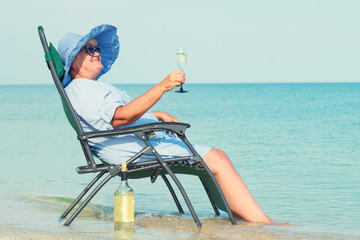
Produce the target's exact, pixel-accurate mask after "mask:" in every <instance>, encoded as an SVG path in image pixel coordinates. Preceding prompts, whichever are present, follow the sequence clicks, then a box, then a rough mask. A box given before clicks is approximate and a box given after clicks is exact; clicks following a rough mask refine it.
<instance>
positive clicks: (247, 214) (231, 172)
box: [203, 149, 274, 223]
mask: <svg viewBox="0 0 360 240" xmlns="http://www.w3.org/2000/svg"><path fill="white" fill-rule="evenodd" d="M203 159H204V161H205V163H206V164H207V166H208V167H209V168H210V170H211V172H212V173H213V174H214V176H215V178H216V180H217V181H218V183H219V185H220V187H221V189H222V191H223V193H224V195H225V198H226V200H227V202H228V204H229V207H230V209H231V211H232V212H233V214H234V215H237V216H239V217H241V218H243V219H245V220H247V221H250V222H257V223H274V222H273V221H272V220H271V219H270V218H269V217H268V216H267V215H266V214H265V213H264V212H263V210H262V209H261V208H260V206H259V205H258V204H257V202H256V201H255V199H254V198H253V197H252V195H251V193H250V192H249V190H248V188H247V187H246V185H245V183H244V182H243V180H242V179H241V177H240V175H239V173H238V172H237V171H236V170H235V168H234V166H233V165H232V163H231V161H230V159H229V158H228V157H227V155H226V154H225V153H224V152H223V151H222V150H218V149H211V150H210V152H209V153H207V154H206V155H205V156H204V157H203Z"/></svg>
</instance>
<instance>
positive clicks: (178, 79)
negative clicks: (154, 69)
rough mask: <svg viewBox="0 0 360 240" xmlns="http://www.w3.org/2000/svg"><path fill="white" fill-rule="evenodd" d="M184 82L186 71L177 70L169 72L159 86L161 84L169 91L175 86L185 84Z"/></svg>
mask: <svg viewBox="0 0 360 240" xmlns="http://www.w3.org/2000/svg"><path fill="white" fill-rule="evenodd" d="M184 82H185V73H184V71H181V70H176V71H173V72H171V73H169V75H168V76H167V77H166V78H165V79H164V80H162V81H161V82H160V83H159V86H161V88H162V89H163V90H164V91H166V92H167V91H170V90H172V89H173V88H174V87H178V86H180V85H181V84H184Z"/></svg>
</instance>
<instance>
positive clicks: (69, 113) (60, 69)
mask: <svg viewBox="0 0 360 240" xmlns="http://www.w3.org/2000/svg"><path fill="white" fill-rule="evenodd" d="M49 50H50V54H51V56H52V61H53V62H54V65H55V70H56V73H57V75H58V79H60V80H62V79H63V77H64V73H65V71H64V66H63V63H62V60H61V57H60V55H59V53H58V51H57V50H56V48H55V47H54V46H53V44H52V43H51V42H50V45H49ZM55 81H58V80H57V79H55ZM59 84H60V85H61V88H62V89H64V88H63V87H62V83H61V81H60V82H59ZM58 92H59V95H60V98H61V102H62V105H63V109H64V112H65V115H66V118H67V119H68V121H69V123H70V124H71V126H72V127H73V128H74V130H75V131H76V132H77V133H78V134H79V133H82V129H81V126H77V125H76V121H75V117H76V118H77V114H76V113H75V112H74V110H73V108H72V106H71V103H69V104H70V106H68V104H66V100H65V98H66V97H67V95H66V93H65V92H64V93H65V94H63V91H59V90H58Z"/></svg>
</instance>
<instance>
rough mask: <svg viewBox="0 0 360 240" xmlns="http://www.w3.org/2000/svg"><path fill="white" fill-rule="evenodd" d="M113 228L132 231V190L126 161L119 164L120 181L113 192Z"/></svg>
mask: <svg viewBox="0 0 360 240" xmlns="http://www.w3.org/2000/svg"><path fill="white" fill-rule="evenodd" d="M114 229H115V230H123V231H134V191H133V190H132V188H131V187H130V186H129V184H128V181H127V165H126V162H123V163H122V166H121V183H120V186H119V187H118V188H117V189H116V191H115V192H114Z"/></svg>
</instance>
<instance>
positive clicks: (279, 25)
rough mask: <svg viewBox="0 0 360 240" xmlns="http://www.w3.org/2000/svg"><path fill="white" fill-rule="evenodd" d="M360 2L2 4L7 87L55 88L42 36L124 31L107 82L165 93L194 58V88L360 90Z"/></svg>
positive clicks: (23, 0)
mask: <svg viewBox="0 0 360 240" xmlns="http://www.w3.org/2000/svg"><path fill="white" fill-rule="evenodd" d="M359 12H360V1H358V0H338V1H335V0H298V1H292V0H271V1H270V0H254V1H242V0H222V1H212V0H182V1H179V0H178V1H173V0H153V1H151V0H101V1H100V0H98V1H93V0H87V1H79V0H72V1H70V0H62V1H58V0H14V1H5V0H2V2H1V7H0V26H1V28H0V29H1V53H2V57H1V60H0V61H1V64H0V66H1V73H2V74H1V77H0V84H51V83H52V82H51V81H52V79H51V76H50V73H49V71H48V70H47V67H46V64H45V63H44V57H43V55H44V54H43V50H42V47H41V44H40V41H39V37H38V34H37V26H38V25H42V26H43V27H44V29H45V34H46V36H47V40H48V42H53V44H54V45H55V46H57V44H58V42H59V40H60V38H61V37H62V36H64V35H65V34H67V33H69V32H73V33H77V34H83V35H84V34H86V33H88V32H89V31H90V30H91V29H92V28H93V27H95V26H98V25H100V24H103V23H107V24H112V25H114V26H116V27H117V28H118V35H119V40H120V55H119V58H118V60H117V62H116V63H115V64H114V65H113V67H112V70H111V71H110V72H109V73H107V74H105V75H104V76H103V77H101V79H102V80H104V81H107V82H110V83H151V84H153V83H157V82H159V81H161V80H162V79H163V78H164V77H165V76H166V75H167V74H168V73H169V72H170V71H172V70H175V69H176V62H175V49H176V48H178V47H185V48H187V49H188V51H189V52H188V66H187V69H186V73H187V83H228V82H229V83H259V82H260V83H262V82H265V83H273V82H286V83H292V82H360V14H359Z"/></svg>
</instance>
